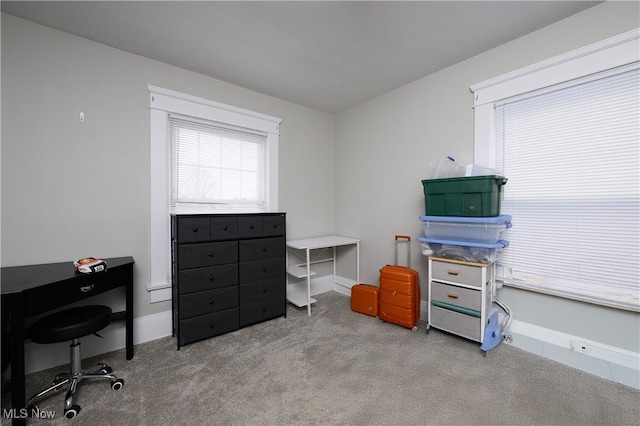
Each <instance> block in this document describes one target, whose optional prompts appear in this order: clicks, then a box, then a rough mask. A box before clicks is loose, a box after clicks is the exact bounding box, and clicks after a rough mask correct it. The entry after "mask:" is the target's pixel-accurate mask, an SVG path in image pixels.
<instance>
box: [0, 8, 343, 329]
mask: <svg viewBox="0 0 640 426" xmlns="http://www.w3.org/2000/svg"><path fill="white" fill-rule="evenodd" d="M1 76H2V165H1V170H2V214H1V218H2V228H1V236H2V251H1V253H2V259H1V263H2V266H14V265H23V264H32V263H46V262H64V261H69V262H71V261H72V260H74V259H77V258H79V257H84V256H97V257H117V256H127V255H132V256H133V257H134V258H135V261H136V264H135V268H134V271H135V286H136V288H135V307H134V309H135V316H136V317H142V316H145V315H149V314H152V313H156V312H161V311H166V310H169V309H171V305H170V303H169V302H163V303H157V304H150V302H149V294H148V292H147V285H148V284H149V279H150V278H149V277H150V273H149V271H150V266H149V235H150V229H149V226H150V225H149V185H150V182H149V173H150V170H149V119H148V117H149V113H148V105H149V99H148V92H147V84H152V85H155V86H159V87H164V88H167V89H171V90H176V91H180V92H183V93H187V94H190V95H195V96H199V97H203V98H207V99H211V100H214V101H218V102H223V103H227V104H230V105H235V106H238V107H242V108H247V109H250V110H253V111H257V112H261V113H264V114H268V115H271V116H276V117H280V118H282V120H283V121H282V125H281V126H280V129H281V135H280V155H279V164H280V173H279V182H280V188H279V210H280V211H285V212H287V232H288V236H289V237H292V238H296V237H298V238H300V237H303V236H307V235H319V234H327V233H331V232H333V228H334V222H333V191H334V185H333V182H334V170H333V167H334V166H333V158H334V127H333V126H334V117H333V116H332V115H330V114H325V113H322V112H318V111H315V110H312V109H309V108H305V107H301V106H298V105H295V104H292V103H289V102H285V101H282V100H280V99H276V98H273V97H269V96H265V95H263V94H259V93H256V92H253V91H250V90H247V89H244V88H241V87H238V86H234V85H231V84H228V83H225V82H222V81H220V80H216V79H213V78H209V77H205V76H203V75H200V74H196V73H193V72H189V71H186V70H183V69H179V68H176V67H173V66H169V65H166V64H163V63H160V62H156V61H152V60H149V59H146V58H143V57H140V56H136V55H133V54H129V53H126V52H124V51H121V50H117V49H114V48H111V47H108V46H106V45H102V44H99V43H95V42H92V41H90V40H87V39H83V38H79V37H75V36H73V35H69V34H66V33H63V32H60V31H56V30H53V29H50V28H47V27H44V26H41V25H38V24H34V23H31V22H29V21H25V20H22V19H20V18H16V17H14V16H11V15H7V14H4V13H3V14H2V74H1ZM80 112H84V114H85V121H84V122H80V120H79V114H80Z"/></svg>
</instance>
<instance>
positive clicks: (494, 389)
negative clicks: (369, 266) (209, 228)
mask: <svg viewBox="0 0 640 426" xmlns="http://www.w3.org/2000/svg"><path fill="white" fill-rule="evenodd" d="M316 299H317V300H318V302H317V303H316V304H314V305H313V312H312V316H311V317H308V316H307V311H306V309H297V308H295V307H294V306H291V305H290V306H288V308H287V317H286V318H278V319H275V320H272V321H268V322H266V323H262V324H257V325H255V326H252V327H248V328H245V329H242V330H238V331H236V332H233V333H228V334H226V335H223V336H219V337H216V338H213V339H209V340H205V341H202V342H198V343H195V344H191V345H188V346H185V347H183V348H181V349H180V350H179V351H178V350H176V346H175V339H173V338H170V337H167V338H162V339H158V340H155V341H152V342H148V343H144V344H140V345H137V346H136V348H135V356H134V359H133V360H131V361H126V360H125V356H124V350H119V351H115V352H111V353H108V354H104V355H102V356H100V357H95V358H92V359H88V360H85V363H84V365H89V364H91V363H95V362H98V361H105V362H107V363H108V364H109V365H111V366H112V367H113V369H114V370H115V373H116V374H118V376H119V377H121V378H123V379H124V380H125V386H124V388H123V389H121V390H119V391H113V390H111V388H110V386H109V384H108V382H95V381H93V382H83V383H82V384H81V385H80V388H79V391H78V393H77V397H76V402H77V403H78V404H79V405H80V406H81V407H82V410H81V412H80V414H79V415H78V417H76V418H75V419H72V420H68V419H65V418H64V417H63V416H62V403H63V399H64V391H60V392H58V393H57V394H55V395H53V396H51V397H49V398H47V399H45V400H43V401H42V402H40V403H39V408H40V409H41V410H43V412H44V411H55V412H56V417H55V418H54V419H53V420H50V419H48V420H43V419H33V420H30V421H29V422H28V423H29V424H47V425H58V424H59V425H73V424H78V425H113V424H119V425H159V424H162V425H165V424H171V425H193V426H195V425H209V424H211V425H213V424H216V425H334V424H340V425H640V391H638V390H636V389H633V388H630V387H627V386H624V385H620V384H617V383H614V382H611V381H608V380H605V379H601V378H599V377H596V376H593V375H590V374H587V373H585V372H582V371H579V370H577V369H573V368H570V367H567V366H564V365H562V364H559V363H556V362H554V361H551V360H548V359H545V358H542V357H539V356H536V355H533V354H530V353H527V352H524V351H521V350H519V349H517V348H514V347H512V346H508V345H506V344H501V345H499V346H498V347H497V348H495V349H493V350H492V351H490V352H489V353H488V354H487V356H486V357H483V356H482V355H481V352H480V349H479V344H478V343H475V342H471V341H469V340H466V339H463V338H460V337H457V336H452V335H449V334H446V333H443V332H440V331H438V330H431V331H430V333H429V334H426V333H425V332H424V330H423V329H422V330H420V331H417V332H411V331H410V330H407V329H404V328H402V327H398V326H395V325H393V324H389V323H385V322H382V321H380V320H378V319H377V318H373V317H369V316H366V315H362V314H358V313H355V312H352V311H351V310H350V305H349V303H350V299H349V298H348V297H346V296H343V295H340V294H338V293H325V294H322V295H319V296H317V297H316ZM61 369H62V370H64V367H62V368H57V369H51V370H47V371H42V372H38V373H34V374H31V375H29V376H28V377H27V393H28V394H31V393H34V392H36V391H37V390H40V389H41V388H44V387H46V386H47V385H48V384H49V383H50V381H51V379H52V377H53V376H54V375H55V374H56V373H57V372H59V371H60V370H61ZM9 398H10V395H9V394H4V395H3V396H2V406H3V407H8V404H9V401H10V399H9ZM2 424H3V425H5V424H9V421H8V420H7V419H4V418H3V420H2Z"/></svg>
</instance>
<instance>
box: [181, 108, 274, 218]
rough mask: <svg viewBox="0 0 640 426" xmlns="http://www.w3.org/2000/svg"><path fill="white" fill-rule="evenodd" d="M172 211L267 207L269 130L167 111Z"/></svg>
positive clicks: (247, 209)
mask: <svg viewBox="0 0 640 426" xmlns="http://www.w3.org/2000/svg"><path fill="white" fill-rule="evenodd" d="M169 134H170V146H171V154H170V159H171V160H170V161H171V211H172V212H189V211H212V210H213V211H216V210H223V211H224V210H233V211H236V212H237V211H243V210H246V211H266V208H267V203H266V192H265V191H266V180H267V166H266V144H267V134H266V133H261V132H258V131H249V130H245V129H239V128H233V127H231V126H223V125H219V124H218V123H215V122H206V121H203V120H198V119H195V118H190V117H183V116H177V115H170V117H169Z"/></svg>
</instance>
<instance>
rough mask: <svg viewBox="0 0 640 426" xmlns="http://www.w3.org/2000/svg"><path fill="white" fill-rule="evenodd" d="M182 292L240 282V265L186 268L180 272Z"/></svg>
mask: <svg viewBox="0 0 640 426" xmlns="http://www.w3.org/2000/svg"><path fill="white" fill-rule="evenodd" d="M178 280H179V282H178V285H179V288H180V294H185V293H192V292H194V291H201V290H211V289H214V288H220V287H226V286H229V285H234V284H238V265H237V264H235V263H234V264H229V265H222V266H209V267H207V268H196V269H185V270H182V271H180V272H179V273H178Z"/></svg>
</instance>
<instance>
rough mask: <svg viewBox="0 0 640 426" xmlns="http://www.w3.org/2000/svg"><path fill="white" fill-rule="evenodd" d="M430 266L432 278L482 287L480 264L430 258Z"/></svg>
mask: <svg viewBox="0 0 640 426" xmlns="http://www.w3.org/2000/svg"><path fill="white" fill-rule="evenodd" d="M431 268H432V271H431V276H432V278H433V279H437V280H445V281H451V282H455V283H460V284H466V285H471V286H475V287H482V284H483V282H482V281H483V280H482V269H483V268H482V267H480V266H472V265H463V264H459V263H449V262H443V261H438V260H432V262H431Z"/></svg>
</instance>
